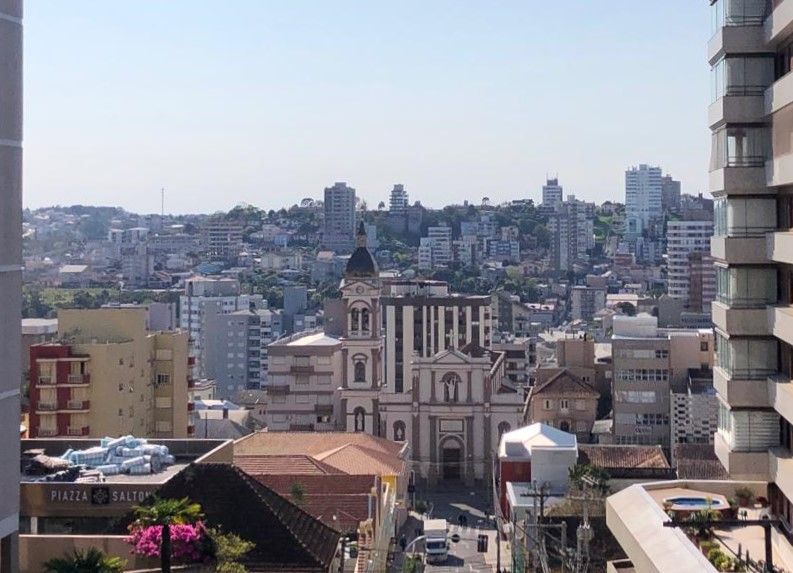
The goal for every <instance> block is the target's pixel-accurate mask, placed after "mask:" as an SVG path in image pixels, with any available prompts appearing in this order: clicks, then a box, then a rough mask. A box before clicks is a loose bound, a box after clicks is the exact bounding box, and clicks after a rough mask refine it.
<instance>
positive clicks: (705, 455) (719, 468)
mask: <svg viewBox="0 0 793 573" xmlns="http://www.w3.org/2000/svg"><path fill="white" fill-rule="evenodd" d="M674 459H675V464H676V465H677V468H676V469H677V477H678V479H706V480H725V479H730V478H729V474H728V473H727V470H725V469H724V466H723V465H721V462H720V461H719V458H717V457H716V452H715V451H714V450H713V445H712V444H678V445H677V446H675V452H674Z"/></svg>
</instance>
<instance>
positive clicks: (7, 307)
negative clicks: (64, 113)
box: [0, 0, 22, 573]
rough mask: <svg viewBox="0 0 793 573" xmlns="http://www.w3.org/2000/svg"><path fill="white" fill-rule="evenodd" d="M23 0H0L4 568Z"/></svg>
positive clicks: (15, 428)
mask: <svg viewBox="0 0 793 573" xmlns="http://www.w3.org/2000/svg"><path fill="white" fill-rule="evenodd" d="M21 293H22V0H4V1H2V2H0V299H1V300H2V301H3V303H2V310H0V363H2V364H3V375H2V376H0V443H1V444H2V447H0V461H2V463H0V468H2V470H0V488H2V490H3V495H2V498H0V573H12V572H15V571H17V569H18V555H17V553H18V539H19V538H18V533H17V531H18V529H19V412H20V408H19V394H20V392H19V383H20V380H21V379H22V364H21V355H22V351H21V344H22V332H21V323H20V320H19V317H20V316H21V315H22V312H21V309H20V306H21V304H22V296H21Z"/></svg>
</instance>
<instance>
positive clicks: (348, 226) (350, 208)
mask: <svg viewBox="0 0 793 573" xmlns="http://www.w3.org/2000/svg"><path fill="white" fill-rule="evenodd" d="M324 205H325V228H324V232H323V234H322V244H323V246H324V248H326V249H328V250H330V251H335V252H336V253H343V254H346V253H350V252H352V249H353V247H354V246H355V189H353V188H352V187H348V186H347V184H346V183H344V182H337V183H334V185H333V187H326V188H325V204H324Z"/></svg>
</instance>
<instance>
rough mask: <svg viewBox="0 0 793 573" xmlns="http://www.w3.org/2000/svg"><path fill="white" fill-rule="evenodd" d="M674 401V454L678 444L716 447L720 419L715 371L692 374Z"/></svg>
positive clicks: (673, 398) (693, 372) (672, 403)
mask: <svg viewBox="0 0 793 573" xmlns="http://www.w3.org/2000/svg"><path fill="white" fill-rule="evenodd" d="M671 400H672V401H671V409H672V411H671V422H672V433H671V437H672V444H671V445H672V451H674V449H675V446H676V445H677V444H712V443H713V435H714V434H715V433H716V431H717V430H718V419H719V400H718V398H717V397H716V390H715V388H713V371H712V370H691V371H689V374H688V380H687V381H686V385H685V387H684V388H682V389H681V390H680V391H678V392H674V391H673V392H672V396H671Z"/></svg>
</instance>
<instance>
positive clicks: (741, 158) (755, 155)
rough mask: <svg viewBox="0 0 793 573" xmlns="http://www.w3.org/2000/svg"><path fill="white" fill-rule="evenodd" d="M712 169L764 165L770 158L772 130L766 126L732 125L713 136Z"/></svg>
mask: <svg viewBox="0 0 793 573" xmlns="http://www.w3.org/2000/svg"><path fill="white" fill-rule="evenodd" d="M711 142H712V145H711V155H710V170H711V171H716V170H717V169H723V168H725V167H763V166H764V165H765V161H766V159H768V158H769V155H770V149H771V132H770V131H769V129H768V128H767V127H765V126H756V125H730V126H728V127H724V128H722V129H719V130H717V131H714V132H713V134H712V136H711Z"/></svg>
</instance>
